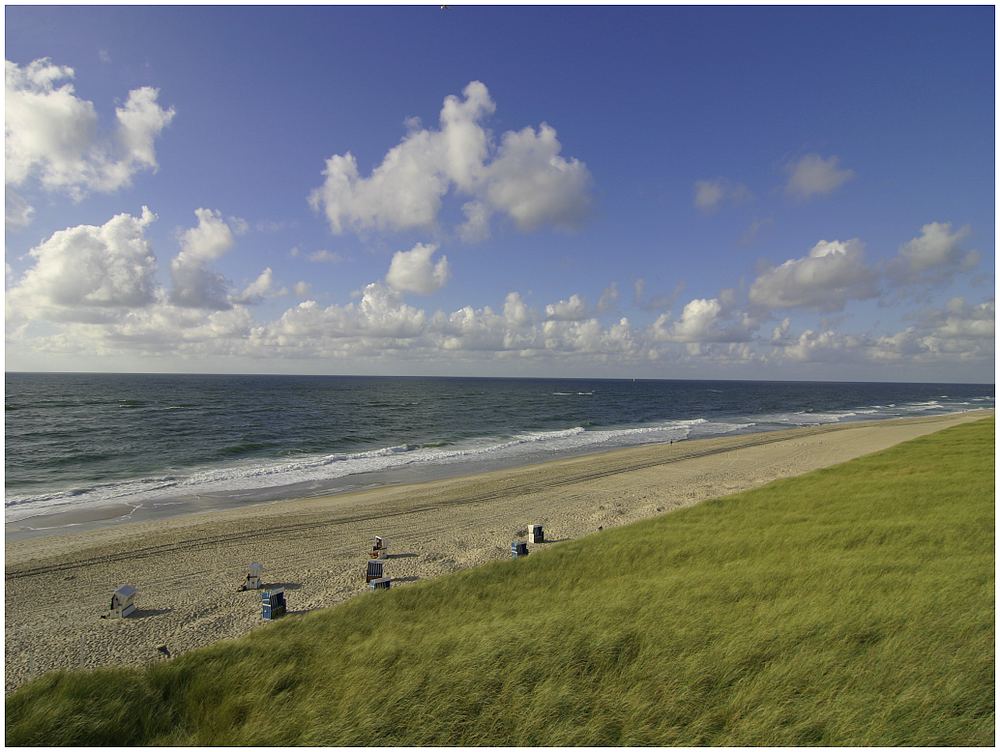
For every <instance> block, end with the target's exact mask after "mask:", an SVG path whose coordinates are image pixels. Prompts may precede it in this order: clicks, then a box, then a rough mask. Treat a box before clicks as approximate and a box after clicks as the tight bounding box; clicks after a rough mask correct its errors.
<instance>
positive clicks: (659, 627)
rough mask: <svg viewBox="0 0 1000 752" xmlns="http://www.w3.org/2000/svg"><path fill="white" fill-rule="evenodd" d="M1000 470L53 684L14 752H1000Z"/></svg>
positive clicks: (703, 532) (847, 496)
mask: <svg viewBox="0 0 1000 752" xmlns="http://www.w3.org/2000/svg"><path fill="white" fill-rule="evenodd" d="M993 466H994V422H993V419H989V420H984V421H980V422H977V423H973V424H969V425H965V426H958V427H955V428H951V429H948V430H946V431H942V432H940V433H937V434H934V435H931V436H927V437H924V438H922V439H917V440H915V441H912V442H909V443H907V444H903V445H900V446H898V447H896V448H893V449H890V450H888V451H885V452H881V453H879V454H875V455H871V456H868V457H865V458H862V459H859V460H855V461H853V462H850V463H847V464H844V465H841V466H838V467H835V468H831V469H828V470H823V471H819V472H816V473H812V474H810V475H807V476H803V477H799V478H793V479H788V480H784V481H779V482H776V483H772V484H770V485H768V486H766V487H764V488H762V489H759V490H757V491H753V492H748V493H743V494H739V495H735V496H730V497H726V498H723V499H718V500H715V501H711V502H707V503H704V504H701V505H699V506H696V507H692V508H689V509H685V510H683V511H679V512H676V513H672V514H668V515H664V516H662V517H659V518H657V519H653V520H649V521H646V522H642V523H639V524H634V525H631V526H628V527H623V528H618V529H615V530H608V531H604V532H601V533H598V534H595V535H591V536H589V537H587V538H586V539H583V540H578V541H573V542H567V543H564V544H560V545H556V546H551V547H547V548H545V549H544V550H543V549H540V548H539V547H534V549H533V550H534V553H532V555H531V556H529V558H528V559H526V560H519V561H504V562H497V563H494V564H491V565H488V566H484V567H481V568H478V569H474V570H468V571H465V572H461V573H458V574H455V575H450V576H447V577H444V578H441V579H438V580H434V581H430V582H425V583H418V584H417V585H414V586H410V587H406V588H400V589H398V590H392V591H389V592H388V593H378V594H368V595H364V596H362V597H359V598H356V599H353V600H351V601H350V602H348V603H346V604H343V605H340V606H337V607H335V608H331V609H327V610H324V611H319V612H314V613H310V614H306V615H304V616H301V617H288V618H286V619H285V620H283V621H280V622H277V623H275V624H274V625H272V626H269V627H267V628H264V629H261V630H259V631H257V632H255V633H254V634H252V635H250V636H248V637H246V638H243V639H240V640H236V641H229V642H224V643H220V644H218V645H216V646H213V647H211V648H208V649H204V650H199V651H196V652H192V653H189V654H187V655H184V656H182V657H180V658H177V659H174V660H172V661H169V662H163V663H159V664H156V665H151V666H150V667H148V668H146V669H144V670H104V671H98V672H91V673H57V674H51V675H49V676H46V677H43V678H41V679H39V680H37V681H35V682H32V683H31V684H28V685H26V686H25V687H23V688H22V689H20V690H19V691H18V692H16V693H14V694H12V695H10V696H9V697H8V698H7V743H8V744H44V743H49V744H141V743H156V744H206V745H207V744H228V745H234V744H236V745H243V744H261V745H274V744H322V745H330V744H336V745H372V744H390V745H432V744H462V745H481V744H493V745H553V744H561V745H582V744H594V745H623V744H627V745H640V744H658V745H704V744H712V745H991V744H992V743H993V741H994V724H995V719H994V689H993V687H994V617H993V614H994V577H993V572H994V484H993V478H994V475H993ZM359 561H360V559H359ZM292 596H293V597H294V593H293V594H292ZM293 607H294V606H293Z"/></svg>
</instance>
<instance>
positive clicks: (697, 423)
mask: <svg viewBox="0 0 1000 752" xmlns="http://www.w3.org/2000/svg"><path fill="white" fill-rule="evenodd" d="M553 394H554V395H558V396H577V395H580V396H590V395H592V394H593V393H592V392H590V393H588V392H575V393H574V392H553ZM971 400H972V401H973V402H976V403H981V402H992V401H994V398H992V397H973V398H971ZM968 407H969V402H956V403H954V404H952V403H948V404H942V403H941V402H939V400H926V401H914V402H910V403H906V404H903V405H899V406H897V405H896V404H895V403H889V404H886V405H868V406H865V407H858V408H855V409H852V410H842V411H826V412H808V411H796V412H785V413H770V414H759V415H747V416H744V417H743V418H742V419H733V420H731V421H725V420H719V421H709V420H706V419H704V418H693V419H688V420H664V421H659V422H656V423H648V424H644V425H638V426H636V425H632V426H619V427H607V428H599V429H586V428H584V427H582V426H574V427H572V428H566V429H560V430H553V431H525V432H522V433H519V434H516V435H513V436H509V437H500V438H497V437H492V438H491V437H482V438H479V439H472V440H469V441H465V442H462V443H460V444H456V445H450V446H446V447H419V446H411V445H403V444H400V445H394V446H388V447H380V448H377V449H371V450H367V451H362V452H334V453H328V454H316V455H309V456H303V457H298V458H296V459H293V460H289V459H284V460H277V459H275V460H271V461H268V462H260V461H249V460H245V461H241V462H234V463H231V464H227V465H216V466H212V467H204V468H201V469H196V470H194V471H192V472H190V473H189V474H187V475H181V474H176V475H160V476H153V477H146V478H139V479H134V480H127V481H117V482H113V483H107V484H103V485H98V486H95V487H92V488H76V489H70V490H63V491H53V492H50V493H43V494H36V495H31V496H22V497H11V498H8V499H6V501H5V516H6V520H7V522H16V521H19V520H24V519H27V518H29V517H34V516H37V515H41V514H52V513H55V512H61V511H67V510H71V509H79V508H81V507H93V506H102V505H107V504H109V503H123V502H124V503H134V502H136V501H140V500H142V501H147V500H148V501H154V500H156V501H166V500H169V499H171V498H176V497H185V496H193V495H197V494H202V493H225V492H228V491H232V492H237V491H246V490H257V489H269V488H280V487H282V486H290V485H294V484H298V483H308V482H326V481H332V480H336V479H338V478H343V477H345V476H350V475H358V474H362V473H378V472H384V471H392V470H394V469H397V468H402V467H407V466H414V465H424V466H433V465H444V464H453V463H461V462H475V461H477V460H478V461H483V460H494V459H495V460H497V461H500V462H504V461H507V462H515V463H516V462H517V461H519V460H521V461H523V460H524V459H530V457H531V456H532V455H539V454H552V453H560V452H562V453H570V452H577V451H586V450H588V449H593V448H604V447H607V448H614V447H621V446H633V445H638V444H648V443H657V442H666V441H679V440H684V439H688V438H702V437H706V436H712V435H719V434H726V433H732V432H735V431H746V430H752V429H753V428H754V427H755V426H757V425H758V424H763V425H764V426H767V425H771V426H775V425H786V426H810V425H821V424H827V423H837V422H840V421H843V420H852V419H853V420H866V419H869V420H870V419H872V418H882V417H898V416H901V415H907V414H912V413H916V412H924V411H929V410H949V411H950V410H961V409H963V408H964V409H968ZM757 430H760V429H757Z"/></svg>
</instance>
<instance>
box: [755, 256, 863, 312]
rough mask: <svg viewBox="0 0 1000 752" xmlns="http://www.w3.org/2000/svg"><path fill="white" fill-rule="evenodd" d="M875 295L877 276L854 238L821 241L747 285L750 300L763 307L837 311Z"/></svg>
mask: <svg viewBox="0 0 1000 752" xmlns="http://www.w3.org/2000/svg"><path fill="white" fill-rule="evenodd" d="M876 295H878V285H877V276H876V274H875V272H874V271H872V270H871V269H870V268H869V267H868V266H867V265H866V264H865V259H864V244H863V243H862V242H861V241H860V240H858V239H856V238H855V239H853V240H847V241H840V240H833V241H829V242H828V241H826V240H821V241H820V242H819V243H817V244H816V245H815V246H813V248H812V250H811V251H809V255H808V256H805V257H803V258H798V259H789V260H788V261H786V262H785V263H783V264H782V265H781V266H778V267H774V268H772V269H768V270H767V271H765V272H763V273H762V274H761V275H760V276H758V277H757V279H756V280H754V282H753V285H751V287H750V301H751V302H752V303H755V304H756V305H758V306H762V307H764V308H769V309H774V308H808V309H812V310H816V311H839V310H842V309H843V308H844V305H845V304H846V302H847V301H848V300H851V299H855V300H865V299H868V298H873V297H875V296H876Z"/></svg>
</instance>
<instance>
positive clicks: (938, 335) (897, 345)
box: [771, 298, 996, 364]
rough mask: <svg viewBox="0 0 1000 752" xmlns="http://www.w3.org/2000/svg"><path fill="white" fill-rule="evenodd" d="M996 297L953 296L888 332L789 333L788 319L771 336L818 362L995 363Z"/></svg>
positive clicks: (792, 354)
mask: <svg viewBox="0 0 1000 752" xmlns="http://www.w3.org/2000/svg"><path fill="white" fill-rule="evenodd" d="M995 315H996V310H995V302H994V300H993V299H990V300H986V301H984V302H982V303H979V304H977V305H970V304H968V303H966V301H965V300H964V299H963V298H953V299H952V300H950V301H948V303H947V305H946V306H945V307H944V308H943V309H929V310H926V311H924V312H923V313H922V315H921V316H920V317H919V319H920V320H919V322H918V323H917V324H916V325H914V326H909V327H907V328H906V329H903V330H901V331H898V332H893V333H890V334H883V335H871V334H851V333H844V332H837V331H834V330H833V329H830V328H823V329H819V330H814V329H806V330H805V331H803V332H802V333H801V334H799V335H797V336H796V335H792V334H790V332H789V328H790V327H789V320H788V319H787V318H786V319H785V320H784V321H782V323H781V324H780V325H779V326H778V327H776V328H775V330H774V333H773V335H772V338H771V342H772V344H773V345H774V347H775V349H776V351H778V352H779V353H780V354H781V356H783V357H785V358H787V359H789V360H793V361H799V362H815V363H861V362H867V363H876V364H879V363H881V364H887V363H907V364H921V363H936V364H944V363H950V362H954V361H982V362H991V361H992V359H993V357H994V339H995V323H994V322H995Z"/></svg>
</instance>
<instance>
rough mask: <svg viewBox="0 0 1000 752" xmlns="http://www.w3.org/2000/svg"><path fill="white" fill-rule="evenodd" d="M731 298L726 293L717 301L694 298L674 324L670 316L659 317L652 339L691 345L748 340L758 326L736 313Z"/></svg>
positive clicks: (727, 292) (716, 299)
mask: <svg viewBox="0 0 1000 752" xmlns="http://www.w3.org/2000/svg"><path fill="white" fill-rule="evenodd" d="M731 297H732V295H731V294H730V293H729V291H726V292H725V293H723V294H720V296H719V297H718V298H695V299H694V300H691V301H689V302H688V303H687V305H685V306H684V309H683V310H682V311H681V316H680V318H679V319H678V320H677V321H674V322H673V323H671V317H670V314H668V313H664V314H662V315H660V316H659V317H658V318H657V319H656V321H654V322H653V324H652V326H651V327H650V333H651V335H652V339H653V340H655V341H657V342H683V343H692V344H694V343H709V342H745V341H747V340H749V339H750V338H751V336H752V334H753V332H754V331H755V330H756V329H757V326H758V324H757V322H756V320H754V319H753V318H751V317H750V316H748V315H746V314H742V313H739V312H736V311H734V310H733V309H732V301H731Z"/></svg>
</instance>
